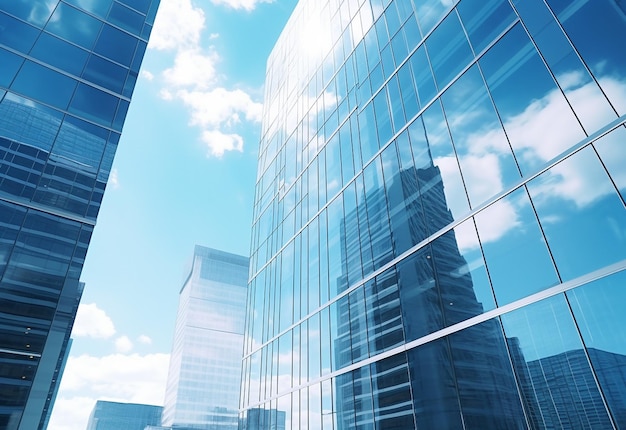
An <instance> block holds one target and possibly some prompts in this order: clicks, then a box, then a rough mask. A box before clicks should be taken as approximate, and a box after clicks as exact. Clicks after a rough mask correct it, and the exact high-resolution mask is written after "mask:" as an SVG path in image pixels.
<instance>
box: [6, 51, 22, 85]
mask: <svg viewBox="0 0 626 430" xmlns="http://www.w3.org/2000/svg"><path fill="white" fill-rule="evenodd" d="M23 62H24V58H23V57H20V56H19V55H16V54H14V53H12V52H9V51H7V50H5V49H2V48H0V64H2V68H0V86H2V87H5V88H9V86H10V85H11V82H12V81H13V78H14V77H15V75H16V74H17V71H18V70H19V68H20V66H21V65H22V63H23Z"/></svg>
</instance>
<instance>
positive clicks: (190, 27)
mask: <svg viewBox="0 0 626 430" xmlns="http://www.w3.org/2000/svg"><path fill="white" fill-rule="evenodd" d="M204 24H205V18H204V11H203V10H202V9H200V8H196V7H194V6H193V5H192V4H191V0H163V1H161V4H160V6H159V11H158V13H157V16H156V20H155V22H154V29H153V30H152V33H151V35H150V41H149V43H148V47H149V48H153V49H158V50H174V49H179V48H185V47H190V46H192V47H196V46H198V44H199V42H200V34H201V32H202V30H203V29H204Z"/></svg>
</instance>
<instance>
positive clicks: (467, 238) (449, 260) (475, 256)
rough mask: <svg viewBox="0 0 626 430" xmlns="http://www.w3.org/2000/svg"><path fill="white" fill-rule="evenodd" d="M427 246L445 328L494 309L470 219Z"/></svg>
mask: <svg viewBox="0 0 626 430" xmlns="http://www.w3.org/2000/svg"><path fill="white" fill-rule="evenodd" d="M431 247H432V252H433V265H434V270H435V274H436V279H437V284H438V286H439V291H440V294H441V302H442V307H443V311H444V317H445V325H446V326H449V325H452V324H456V323H458V322H461V321H464V320H466V319H468V318H471V317H474V316H476V315H479V314H481V313H483V312H484V311H488V310H491V309H493V308H495V302H494V299H493V292H492V290H491V284H490V283H489V277H488V275H487V271H486V269H485V261H484V260H483V256H482V253H481V249H480V243H479V242H478V236H477V235H476V228H475V227H474V223H473V222H472V220H471V219H470V220H467V221H465V222H464V223H462V224H460V225H459V226H457V227H456V228H454V229H453V230H450V231H448V232H447V233H445V234H444V235H442V236H440V237H439V238H437V239H436V240H435V241H434V242H433V243H432V245H431Z"/></svg>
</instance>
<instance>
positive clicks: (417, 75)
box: [409, 45, 437, 106]
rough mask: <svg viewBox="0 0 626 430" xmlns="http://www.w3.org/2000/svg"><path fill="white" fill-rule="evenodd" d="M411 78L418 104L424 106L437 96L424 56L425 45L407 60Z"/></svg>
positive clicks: (426, 58) (426, 56)
mask: <svg viewBox="0 0 626 430" xmlns="http://www.w3.org/2000/svg"><path fill="white" fill-rule="evenodd" d="M409 62H410V63H411V69H412V71H413V78H414V79H415V88H417V94H418V97H419V101H420V104H421V105H422V106H426V105H427V104H428V103H429V102H430V101H431V100H432V99H433V97H435V95H436V94H437V88H436V87H435V80H434V78H433V73H432V71H431V68H430V62H429V61H428V55H427V54H426V45H422V46H420V47H419V48H418V49H417V51H415V52H414V53H413V55H411V57H410V58H409Z"/></svg>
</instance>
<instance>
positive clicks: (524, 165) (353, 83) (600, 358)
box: [240, 0, 626, 430]
mask: <svg viewBox="0 0 626 430" xmlns="http://www.w3.org/2000/svg"><path fill="white" fill-rule="evenodd" d="M625 38H626V7H625V6H624V3H623V2H621V1H618V0H594V1H591V0H567V1H566V0H460V1H455V0H450V1H442V0H301V1H300V2H299V4H298V5H297V6H296V8H295V10H294V12H293V15H292V16H291V18H290V20H289V22H288V23H287V25H286V27H285V29H284V30H283V32H282V34H281V36H280V38H279V40H278V41H277V43H276V46H275V47H274V50H273V51H272V53H271V55H270V57H269V59H268V64H267V78H266V87H265V91H266V94H265V104H264V116H263V129H262V137H261V145H260V149H259V164H258V176H257V188H256V198H255V205H254V216H253V230H252V247H251V261H250V265H251V269H250V283H249V288H248V310H247V320H246V330H245V339H244V359H243V378H242V390H241V391H242V393H241V401H240V408H241V416H240V418H241V420H242V427H243V428H245V425H246V423H247V422H248V421H251V420H252V421H255V420H256V417H257V412H256V411H257V410H259V409H263V410H270V411H271V410H276V411H278V413H280V412H284V413H285V428H287V429H301V430H304V429H324V430H327V429H332V430H344V429H412V428H416V429H428V430H430V429H438V430H439V429H480V430H484V429H600V428H601V429H609V428H626V332H624V330H623V329H622V328H623V327H624V326H626V317H625V316H624V312H623V311H622V309H623V308H624V306H626V169H625V168H624V166H626V129H625V123H626V50H624V49H623V46H622V45H623V43H622V41H623V40H624V39H625ZM276 416H278V415H277V414H276ZM269 419H270V422H269V423H267V425H266V428H268V429H269V428H274V427H272V426H273V425H274V426H275V425H276V424H277V423H273V422H271V419H272V414H270V415H269Z"/></svg>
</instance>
